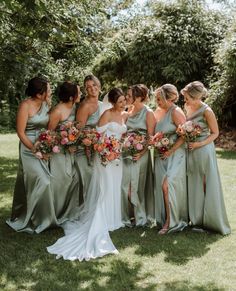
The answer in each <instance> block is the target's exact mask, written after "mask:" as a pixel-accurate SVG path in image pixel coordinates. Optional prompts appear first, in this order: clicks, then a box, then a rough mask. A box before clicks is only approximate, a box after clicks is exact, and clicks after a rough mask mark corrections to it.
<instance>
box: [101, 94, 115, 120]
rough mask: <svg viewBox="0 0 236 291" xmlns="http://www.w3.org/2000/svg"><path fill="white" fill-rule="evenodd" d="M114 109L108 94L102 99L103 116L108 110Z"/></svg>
mask: <svg viewBox="0 0 236 291" xmlns="http://www.w3.org/2000/svg"><path fill="white" fill-rule="evenodd" d="M110 108H112V104H111V103H110V102H109V101H108V93H107V94H106V95H105V96H104V97H103V99H102V106H101V111H100V112H101V115H102V114H103V112H104V111H106V110H107V109H110Z"/></svg>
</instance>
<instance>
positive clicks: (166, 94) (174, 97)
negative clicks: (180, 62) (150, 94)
mask: <svg viewBox="0 0 236 291" xmlns="http://www.w3.org/2000/svg"><path fill="white" fill-rule="evenodd" d="M157 92H160V96H161V98H162V100H163V101H165V102H166V101H167V100H170V101H172V102H177V101H178V99H179V93H178V90H177V88H176V87H175V86H174V85H172V84H164V85H162V86H161V87H158V88H157V89H156V93H157Z"/></svg>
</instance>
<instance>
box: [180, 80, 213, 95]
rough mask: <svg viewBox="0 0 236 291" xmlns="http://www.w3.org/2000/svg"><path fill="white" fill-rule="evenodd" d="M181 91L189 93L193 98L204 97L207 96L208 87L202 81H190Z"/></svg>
mask: <svg viewBox="0 0 236 291" xmlns="http://www.w3.org/2000/svg"><path fill="white" fill-rule="evenodd" d="M181 93H182V94H183V95H184V93H187V94H188V95H189V96H190V97H191V98H192V99H202V98H205V97H206V96H207V89H206V88H205V86H204V85H203V84H202V82H200V81H194V82H191V83H189V84H188V85H186V86H185V87H184V89H182V90H181Z"/></svg>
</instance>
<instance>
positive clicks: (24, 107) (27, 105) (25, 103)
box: [19, 99, 31, 111]
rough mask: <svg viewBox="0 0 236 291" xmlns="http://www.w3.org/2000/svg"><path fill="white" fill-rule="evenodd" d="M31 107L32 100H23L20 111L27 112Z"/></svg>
mask: <svg viewBox="0 0 236 291" xmlns="http://www.w3.org/2000/svg"><path fill="white" fill-rule="evenodd" d="M30 106H31V101H30V99H25V100H23V101H22V102H21V103H20V105H19V111H20V110H23V111H27V110H28V109H29V108H30Z"/></svg>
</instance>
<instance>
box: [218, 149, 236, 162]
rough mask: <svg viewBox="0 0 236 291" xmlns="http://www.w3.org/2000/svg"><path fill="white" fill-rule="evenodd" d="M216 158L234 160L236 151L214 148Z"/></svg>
mask: <svg viewBox="0 0 236 291" xmlns="http://www.w3.org/2000/svg"><path fill="white" fill-rule="evenodd" d="M216 154H217V158H220V159H225V160H235V159H236V152H233V151H226V150H223V149H216Z"/></svg>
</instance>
